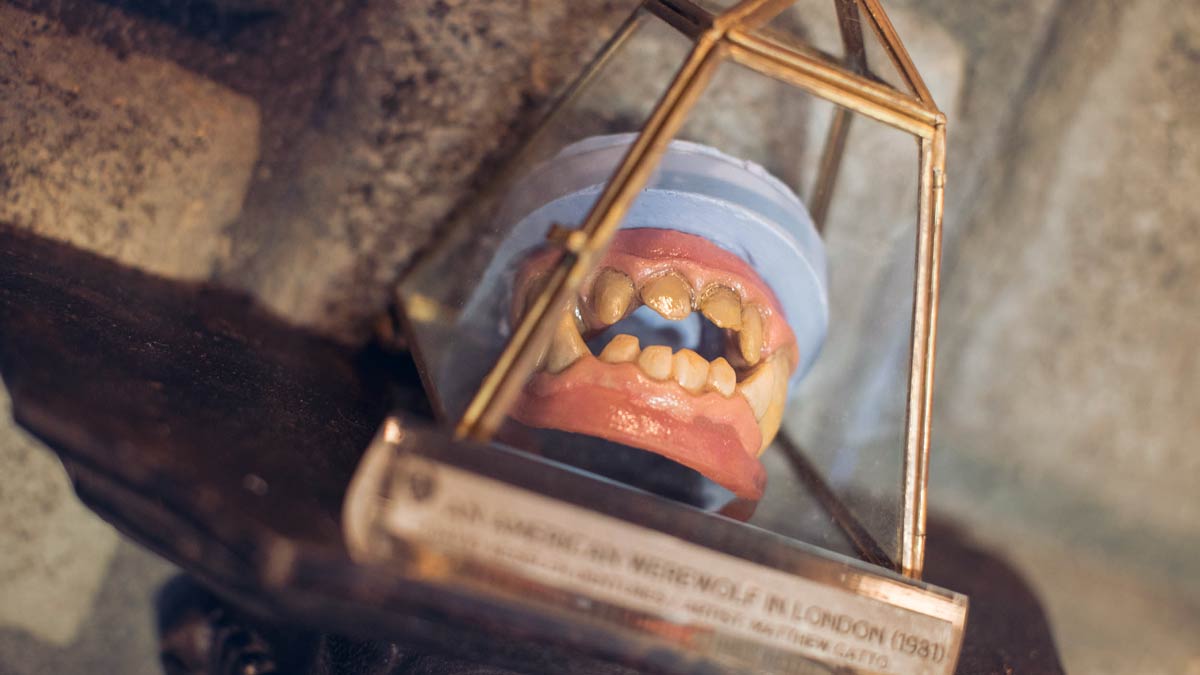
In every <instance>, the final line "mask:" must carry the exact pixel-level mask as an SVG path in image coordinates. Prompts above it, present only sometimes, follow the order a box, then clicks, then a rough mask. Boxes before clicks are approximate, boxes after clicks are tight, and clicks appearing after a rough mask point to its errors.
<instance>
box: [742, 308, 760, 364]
mask: <svg viewBox="0 0 1200 675" xmlns="http://www.w3.org/2000/svg"><path fill="white" fill-rule="evenodd" d="M762 348H763V320H762V314H760V313H759V311H758V308H757V307H755V306H754V305H746V306H745V307H744V308H743V309H742V329H741V330H740V331H738V349H739V350H740V351H741V353H742V358H743V359H744V360H745V361H746V363H747V364H749V365H751V366H752V365H754V364H756V363H758V360H759V359H760V358H762Z"/></svg>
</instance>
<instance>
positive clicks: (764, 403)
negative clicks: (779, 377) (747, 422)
mask: <svg viewBox="0 0 1200 675" xmlns="http://www.w3.org/2000/svg"><path fill="white" fill-rule="evenodd" d="M737 392H738V393H739V394H741V395H742V396H744V397H745V398H746V401H747V402H749V403H750V409H751V410H753V411H754V419H755V420H761V419H762V418H763V415H765V414H766V413H767V408H768V407H769V406H770V405H771V395H772V394H773V393H774V392H775V368H774V367H773V366H772V365H771V363H764V364H762V365H761V366H759V367H757V368H755V369H754V371H753V372H752V373H750V374H749V375H748V376H747V377H746V379H744V380H742V381H741V382H739V383H738V385H737Z"/></svg>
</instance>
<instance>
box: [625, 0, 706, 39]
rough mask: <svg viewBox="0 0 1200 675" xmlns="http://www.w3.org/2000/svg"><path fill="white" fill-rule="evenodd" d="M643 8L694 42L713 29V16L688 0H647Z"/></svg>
mask: <svg viewBox="0 0 1200 675" xmlns="http://www.w3.org/2000/svg"><path fill="white" fill-rule="evenodd" d="M642 6H643V7H644V8H645V9H646V11H648V12H650V13H651V14H654V15H655V16H657V17H658V18H660V19H662V20H663V21H665V22H667V23H668V24H669V25H670V26H671V27H672V28H674V29H675V30H677V31H679V32H680V33H683V34H684V35H686V36H688V37H689V38H691V39H693V40H695V39H696V38H697V37H699V36H700V35H702V34H703V33H704V32H705V31H707V30H708V29H709V28H711V27H712V22H713V16H712V14H710V13H709V12H708V11H707V10H705V9H702V8H701V7H699V6H697V5H695V4H693V3H691V2H688V0H645V2H643V3H642Z"/></svg>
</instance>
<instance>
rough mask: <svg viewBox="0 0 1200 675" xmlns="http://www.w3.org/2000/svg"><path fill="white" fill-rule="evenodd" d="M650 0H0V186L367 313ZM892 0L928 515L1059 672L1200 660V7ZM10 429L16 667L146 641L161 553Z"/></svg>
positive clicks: (57, 214)
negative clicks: (911, 224) (916, 127)
mask: <svg viewBox="0 0 1200 675" xmlns="http://www.w3.org/2000/svg"><path fill="white" fill-rule="evenodd" d="M631 6H632V3H631V2H629V1H628V0H625V1H617V0H613V1H612V2H602V1H599V0H588V1H587V2H571V3H567V2H557V1H551V0H527V1H526V2H520V3H485V4H480V3H461V2H451V1H449V0H445V1H442V0H420V1H419V2H403V3H402V2H399V1H398V0H366V1H364V2H321V3H315V2H314V3H296V4H292V3H281V2H273V1H269V0H236V1H229V2H224V1H211V2H184V3H178V4H177V5H176V7H177V8H176V9H171V7H172V5H171V4H170V3H154V2H121V1H117V0H113V1H111V2H92V1H91V0H77V1H70V0H59V1H54V2H32V1H31V0H30V1H26V0H18V1H15V2H11V3H10V4H4V3H2V2H0V53H2V55H0V105H2V106H3V108H0V191H2V192H0V217H2V218H4V219H8V220H14V221H15V222H17V223H19V224H23V225H26V226H29V227H35V228H37V229H38V231H40V232H43V233H45V234H47V235H49V236H54V237H58V238H62V239H65V240H68V241H71V242H73V243H76V244H78V245H81V246H84V247H87V248H91V249H94V250H97V251H99V252H101V253H104V254H105V255H110V256H113V257H115V258H118V259H120V260H122V261H125V262H127V263H130V264H134V265H138V266H141V267H144V268H146V269H150V270H153V271H156V272H159V273H164V274H169V275H172V276H177V277H186V278H212V279H215V280H218V281H220V282H222V283H225V284H228V285H232V286H235V287H239V288H243V289H247V290H250V291H251V292H253V293H255V294H256V295H257V297H259V298H260V299H262V301H263V302H265V303H266V304H267V305H268V306H270V307H271V308H273V309H275V310H276V311H278V312H279V313H281V314H283V315H286V316H288V317H290V318H292V319H294V320H296V321H299V322H302V323H306V324H309V325H311V326H314V327H316V328H318V329H319V330H322V331H324V332H326V333H328V334H331V335H335V336H337V337H339V338H342V339H345V340H355V339H361V337H362V336H363V335H364V334H365V331H366V329H367V328H366V327H367V325H368V324H369V319H370V317H372V316H374V315H375V314H376V313H377V312H378V311H379V309H380V308H381V307H382V306H383V304H384V303H385V302H386V297H387V290H386V289H387V282H389V281H390V280H391V279H393V278H394V276H395V275H396V274H397V273H398V271H399V270H400V269H402V268H403V266H404V265H405V264H406V262H407V261H409V260H410V259H411V257H412V256H413V254H414V252H416V251H419V250H420V249H421V247H422V246H423V245H424V244H425V243H426V242H427V241H428V238H429V235H430V233H431V232H432V231H433V228H434V227H435V226H436V224H437V223H438V222H439V221H441V220H442V219H443V218H444V217H445V216H446V215H447V213H448V212H449V211H450V209H451V208H452V207H453V205H454V204H455V203H456V202H457V201H458V200H459V199H461V198H462V196H463V195H465V194H467V193H468V191H469V190H470V189H472V187H473V186H474V185H476V184H477V181H478V180H480V177H481V176H484V175H486V174H487V172H488V171H489V170H490V169H491V168H493V167H494V166H495V165H496V163H497V162H498V161H499V159H500V158H501V157H503V155H504V153H505V152H506V151H508V150H510V149H511V148H512V147H513V145H514V144H515V142H516V139H517V138H519V137H520V136H521V135H522V134H523V133H524V132H525V131H527V122H525V121H524V120H525V119H526V118H525V117H523V114H524V113H526V112H528V111H530V110H533V109H536V108H537V107H538V106H540V105H541V104H542V103H544V102H545V101H546V100H547V98H548V97H549V96H550V94H551V93H552V92H553V91H554V90H555V89H557V88H558V87H559V86H561V85H562V84H563V83H564V82H565V81H567V80H568V79H569V77H570V75H571V74H572V73H574V72H575V71H577V69H578V68H579V66H580V65H581V64H582V63H583V62H584V61H585V60H586V58H587V56H588V55H589V54H591V53H592V52H593V51H594V50H595V48H596V47H597V46H598V45H599V44H600V43H601V42H602V41H603V39H604V37H605V36H606V35H607V34H609V33H611V31H612V30H613V28H614V27H615V26H616V24H617V23H618V22H619V21H620V19H621V18H623V16H624V15H625V14H626V13H627V11H628V9H629V8H630V7H631ZM887 6H888V7H889V8H893V9H894V13H895V15H896V16H895V18H896V23H897V24H898V25H899V27H900V29H901V34H902V35H903V36H904V37H905V38H906V41H907V42H909V43H910V46H911V47H912V51H913V53H914V57H915V58H916V59H917V61H918V65H919V66H920V67H921V69H922V71H923V72H925V73H926V74H927V75H928V76H929V79H930V80H931V81H930V86H931V89H933V90H934V91H935V92H937V94H938V96H939V102H940V103H941V104H942V106H943V108H945V109H946V112H947V114H948V115H949V117H950V120H951V127H950V129H951V132H950V153H949V162H950V168H949V171H950V181H951V182H950V185H949V186H948V202H947V209H946V225H947V232H946V243H945V254H946V257H945V266H944V277H943V278H944V282H943V283H944V298H943V305H942V312H941V317H942V320H941V325H940V339H941V349H940V351H939V365H938V373H937V378H938V393H937V400H936V408H935V421H934V445H935V448H934V460H933V461H934V463H933V473H932V485H931V499H932V508H933V510H934V513H935V515H936V516H937V517H940V518H941V519H944V520H949V521H953V522H957V523H959V524H960V525H961V526H962V527H963V528H964V529H966V530H968V531H969V532H971V534H972V536H974V537H975V538H976V539H977V540H978V541H979V542H980V544H981V545H983V546H985V547H987V548H990V549H991V550H993V551H996V552H1000V553H1002V554H1003V555H1004V556H1005V557H1007V558H1008V559H1009V560H1010V561H1011V562H1012V563H1013V564H1014V565H1015V566H1016V567H1017V568H1019V569H1020V570H1021V571H1022V572H1023V573H1024V574H1025V575H1026V577H1027V579H1028V580H1029V581H1030V583H1031V584H1032V585H1033V587H1034V588H1035V590H1036V591H1037V592H1038V593H1039V594H1040V595H1041V597H1042V599H1043V601H1044V602H1045V603H1046V606H1047V609H1048V611H1049V613H1050V618H1051V623H1052V625H1053V626H1054V629H1055V633H1056V639H1057V641H1058V644H1059V647H1060V649H1061V651H1062V653H1063V657H1064V661H1065V663H1066V665H1067V667H1068V669H1069V670H1070V671H1072V672H1086V673H1200V643H1197V641H1196V639H1195V636H1196V635H1200V581H1198V578H1197V575H1196V574H1195V570H1196V569H1197V565H1198V564H1200V524H1198V523H1200V498H1198V497H1197V496H1196V487H1195V486H1196V485H1197V484H1198V481H1200V456H1198V455H1197V454H1196V453H1195V451H1194V445H1195V441H1194V439H1195V438H1196V436H1197V433H1198V432H1200V417H1198V416H1200V388H1198V387H1197V383H1200V359H1198V358H1197V356H1196V353H1195V345H1197V344H1200V306H1198V305H1200V301H1198V300H1197V298H1198V297H1200V276H1198V275H1200V196H1198V195H1197V191H1196V189H1195V185H1197V182H1198V180H1200V113H1198V112H1197V110H1198V109H1200V5H1197V3H1195V2H1190V1H1188V0H1178V1H1175V2H1172V1H1171V0H1132V1H1129V2H1116V1H1115V0H1113V1H1097V0H1054V1H1051V0H1005V1H1000V0H995V1H991V0H988V1H980V2H970V3H963V2H956V1H954V0H905V1H898V2H890V3H887ZM848 215H849V214H846V213H843V214H842V215H841V217H843V218H845V217H847V216H848ZM831 236H832V232H831ZM886 274H887V273H886V271H882V272H880V276H879V277H878V278H879V279H887V278H888V277H887V276H886ZM885 325H891V326H893V328H894V325H895V321H891V322H890V323H887V324H885ZM900 335H901V333H898V332H896V331H895V330H892V331H890V332H888V331H884V334H882V335H881V337H880V340H879V345H878V347H879V349H880V350H881V351H883V352H886V353H892V354H903V352H904V349H905V345H904V343H903V339H902V338H901V337H898V336H900ZM868 385H869V383H867V382H864V381H859V382H848V383H846V384H845V386H846V387H848V388H849V390H850V391H857V392H860V393H864V394H865V393H866V392H867V391H868ZM0 403H3V404H4V405H7V402H6V401H4V402H0ZM885 407H886V406H885ZM893 412H894V411H893ZM797 414H798V415H803V414H804V413H803V411H802V412H800V413H797ZM798 419H799V418H798ZM797 423H799V422H797ZM864 423H865V424H868V425H869V422H864ZM0 461H2V462H3V464H2V466H4V467H5V470H4V471H3V473H2V474H0V598H2V602H0V673H22V674H24V673H48V672H156V670H157V667H156V664H155V653H156V650H155V645H154V636H153V631H152V628H153V614H152V610H151V607H150V604H149V599H150V598H151V597H152V594H153V593H154V591H155V589H156V588H157V587H158V585H159V584H160V583H161V581H162V580H163V579H164V578H165V577H166V576H167V575H169V574H170V567H169V566H168V565H166V564H165V563H162V562H161V561H158V560H157V559H156V558H154V557H153V556H150V555H149V554H147V553H145V552H143V551H141V550H140V549H138V548H136V547H135V546H133V545H132V544H129V543H127V542H125V541H123V540H121V539H119V537H118V536H117V535H116V534H115V533H113V532H112V530H111V529H109V528H108V527H107V526H106V525H104V524H103V523H101V522H100V521H98V520H97V519H96V518H95V517H94V516H92V515H90V514H89V513H88V512H87V511H86V510H84V509H82V508H81V507H80V506H79V505H78V504H77V503H76V502H75V501H74V500H73V498H72V496H71V495H70V492H69V487H68V486H67V484H66V481H65V477H64V476H63V475H62V473H61V469H59V468H58V467H57V465H56V462H55V461H54V460H53V458H52V456H51V455H49V454H48V453H47V452H46V451H45V450H44V449H42V448H40V447H38V445H37V443H36V442H35V441H33V440H31V439H29V438H28V437H27V436H25V435H24V434H22V433H21V432H20V431H19V430H17V429H16V428H15V427H13V426H12V425H11V424H10V423H5V425H4V426H3V427H0ZM929 545H930V546H931V547H936V546H937V541H936V540H935V541H931V542H930V543H929Z"/></svg>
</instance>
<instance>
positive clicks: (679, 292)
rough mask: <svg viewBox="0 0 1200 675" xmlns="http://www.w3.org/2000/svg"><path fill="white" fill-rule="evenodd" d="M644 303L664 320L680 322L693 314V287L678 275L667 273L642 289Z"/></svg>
mask: <svg viewBox="0 0 1200 675" xmlns="http://www.w3.org/2000/svg"><path fill="white" fill-rule="evenodd" d="M642 302H644V303H645V304H647V305H649V306H650V308H651V309H653V310H654V311H656V312H658V313H659V314H662V315H663V317H664V318H667V319H671V320H672V321H678V320H680V319H683V318H686V317H687V315H688V314H691V313H692V287H691V286H689V285H688V282H686V281H684V279H683V277H680V276H679V275H678V274H674V273H667V274H664V275H662V276H659V277H655V278H654V279H651V280H650V281H649V282H648V283H647V284H646V285H645V286H643V287H642Z"/></svg>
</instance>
